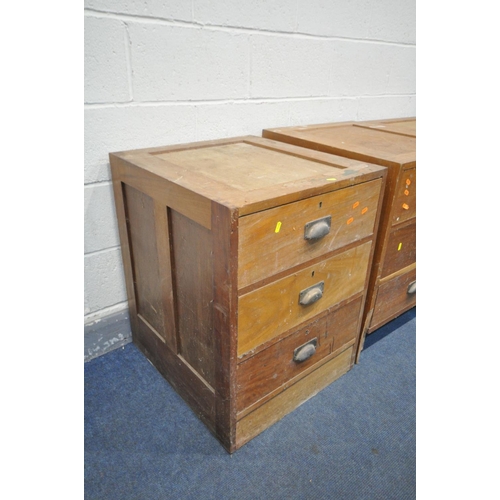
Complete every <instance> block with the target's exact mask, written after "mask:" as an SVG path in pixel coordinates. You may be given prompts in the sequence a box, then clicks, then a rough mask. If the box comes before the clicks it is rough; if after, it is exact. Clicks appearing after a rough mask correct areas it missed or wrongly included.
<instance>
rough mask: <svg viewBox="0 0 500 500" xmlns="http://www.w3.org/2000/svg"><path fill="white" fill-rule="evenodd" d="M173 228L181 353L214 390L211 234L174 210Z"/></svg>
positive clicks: (178, 333)
mask: <svg viewBox="0 0 500 500" xmlns="http://www.w3.org/2000/svg"><path fill="white" fill-rule="evenodd" d="M170 225H171V240H172V253H173V258H172V261H173V262H172V264H173V277H174V283H175V296H176V306H177V307H176V310H177V325H178V328H177V338H178V352H179V354H180V355H181V356H182V357H183V358H184V360H185V361H186V362H187V363H189V364H190V365H191V366H192V367H193V369H194V370H196V371H197V372H198V373H199V374H200V375H201V376H202V377H203V378H204V379H205V380H206V381H207V382H208V383H209V384H210V386H211V387H214V386H215V375H214V370H215V361H214V336H213V298H214V280H213V255H212V233H211V231H210V230H209V229H207V228H205V227H203V226H201V225H200V224H198V223H196V222H195V221H193V220H191V219H189V218H188V217H186V216H184V215H182V214H180V213H179V212H177V211H175V210H172V209H170ZM163 272H167V270H166V269H164V270H162V273H163Z"/></svg>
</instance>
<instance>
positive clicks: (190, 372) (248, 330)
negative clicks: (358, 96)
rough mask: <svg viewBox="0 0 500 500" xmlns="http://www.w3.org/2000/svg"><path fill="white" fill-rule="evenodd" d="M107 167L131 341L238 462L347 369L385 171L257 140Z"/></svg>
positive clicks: (177, 149) (130, 157)
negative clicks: (238, 455) (246, 447)
mask: <svg viewBox="0 0 500 500" xmlns="http://www.w3.org/2000/svg"><path fill="white" fill-rule="evenodd" d="M110 163H111V168H112V174H113V186H114V194H115V202H116V211H117V216H118V222H119V228H120V238H121V245H122V255H123V261H124V268H125V277H126V284H127V293H128V297H129V307H130V317H131V323H132V330H133V339H134V342H135V343H136V344H137V345H138V346H139V348H140V349H141V350H142V351H143V352H144V353H145V355H146V356H147V357H148V358H149V359H150V360H151V362H152V363H153V364H154V366H155V367H156V368H157V369H158V370H159V371H160V372H161V373H162V374H163V375H164V377H165V378H166V379H167V380H168V381H169V382H170V383H171V384H172V386H173V387H174V388H175V389H176V390H177V392H178V393H179V394H180V395H181V396H182V397H183V398H184V399H185V401H186V402H187V403H188V404H189V405H190V406H191V407H192V409H193V410H194V411H195V412H196V414H197V415H198V416H199V417H200V418H201V419H202V420H203V421H204V422H205V424H206V425H207V426H208V427H209V429H210V430H211V431H212V432H213V433H214V434H215V435H216V436H217V438H218V439H219V440H220V441H221V443H222V444H223V446H224V447H225V448H226V449H227V450H228V451H229V452H233V451H235V450H236V449H237V448H239V447H240V446H242V445H243V444H245V443H246V442H247V441H248V440H250V439H252V438H253V437H254V436H256V435H257V434H259V433H260V432H261V431H263V430H264V429H266V428H267V427H268V426H269V425H271V424H273V423H275V422H276V421H277V420H279V419H280V418H282V417H283V416H284V415H285V414H287V413H288V412H290V411H291V410H293V409H294V408H295V407H297V406H298V405H299V404H301V403H302V402H304V401H305V400H307V399H308V398H310V397H311V396H313V395H314V394H316V393H317V392H318V391H319V390H321V389H322V388H324V387H325V386H326V385H328V384H329V383H331V382H332V381H333V380H335V379H336V378H338V377H339V376H341V375H342V374H344V373H345V372H347V371H348V370H349V369H350V368H351V367H352V365H353V362H354V359H355V353H356V350H357V347H358V344H359V340H360V333H361V325H362V323H361V320H362V311H363V306H364V302H365V300H366V291H367V284H368V279H369V269H370V267H371V263H372V260H373V254H374V245H373V240H374V233H375V231H376V229H377V227H378V223H379V219H380V213H381V208H382V202H381V199H382V196H381V193H382V192H383V189H384V186H385V181H386V172H387V171H386V169H385V168H381V167H379V166H377V165H372V164H369V163H365V162H360V161H356V160H351V159H346V158H342V157H336V156H333V155H329V154H325V153H321V152H313V151H309V150H306V149H303V148H298V147H296V146H290V145H287V144H282V143H277V142H275V141H271V140H268V139H263V138H259V137H239V138H234V139H228V140H222V141H211V142H205V143H195V144H188V145H177V146H169V147H160V148H152V149H144V150H136V151H128V152H120V153H111V154H110Z"/></svg>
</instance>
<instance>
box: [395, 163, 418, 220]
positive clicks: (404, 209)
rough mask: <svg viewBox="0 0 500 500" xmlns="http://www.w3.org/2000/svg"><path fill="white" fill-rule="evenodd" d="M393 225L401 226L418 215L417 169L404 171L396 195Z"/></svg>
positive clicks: (400, 176)
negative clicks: (401, 223)
mask: <svg viewBox="0 0 500 500" xmlns="http://www.w3.org/2000/svg"><path fill="white" fill-rule="evenodd" d="M392 214H393V215H392V223H393V224H399V223H400V222H404V221H406V220H409V219H412V218H413V217H416V215H417V169H416V168H410V169H408V170H403V171H402V172H401V173H400V175H399V181H398V186H397V188H396V193H395V195H394V210H393V213H392Z"/></svg>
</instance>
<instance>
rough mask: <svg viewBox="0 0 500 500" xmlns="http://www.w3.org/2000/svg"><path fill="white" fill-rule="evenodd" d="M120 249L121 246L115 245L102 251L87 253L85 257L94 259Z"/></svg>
mask: <svg viewBox="0 0 500 500" xmlns="http://www.w3.org/2000/svg"><path fill="white" fill-rule="evenodd" d="M117 249H120V245H115V246H112V247H107V248H102V249H101V250H92V251H91V252H85V253H84V254H83V256H84V257H94V256H95V255H100V254H102V253H106V252H111V251H112V250H117Z"/></svg>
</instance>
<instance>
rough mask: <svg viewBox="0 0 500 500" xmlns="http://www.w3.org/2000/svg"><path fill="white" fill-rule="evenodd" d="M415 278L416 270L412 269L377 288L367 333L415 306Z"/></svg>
mask: <svg viewBox="0 0 500 500" xmlns="http://www.w3.org/2000/svg"><path fill="white" fill-rule="evenodd" d="M416 276H417V270H416V268H413V269H412V270H411V271H409V272H407V273H405V274H402V275H400V276H397V277H395V278H392V279H390V280H388V281H386V282H385V283H383V284H382V285H380V286H379V288H378V293H377V299H376V301H375V309H374V312H373V316H372V319H371V322H370V328H369V332H372V331H373V330H376V329H377V328H379V327H380V326H382V325H384V324H385V323H387V322H388V321H390V320H392V319H394V318H395V317H397V316H399V315H400V314H402V313H404V312H405V311H407V310H408V309H410V308H412V307H413V306H415V305H416V303H417V293H416V279H417V278H416ZM413 288H414V290H413ZM411 292H413V293H411Z"/></svg>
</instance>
